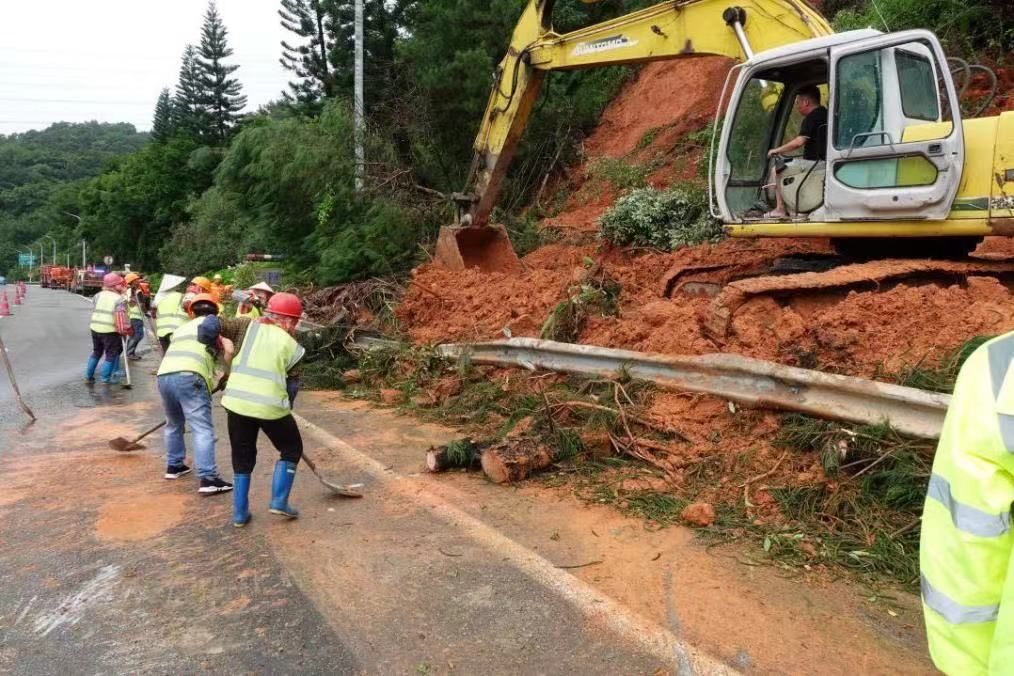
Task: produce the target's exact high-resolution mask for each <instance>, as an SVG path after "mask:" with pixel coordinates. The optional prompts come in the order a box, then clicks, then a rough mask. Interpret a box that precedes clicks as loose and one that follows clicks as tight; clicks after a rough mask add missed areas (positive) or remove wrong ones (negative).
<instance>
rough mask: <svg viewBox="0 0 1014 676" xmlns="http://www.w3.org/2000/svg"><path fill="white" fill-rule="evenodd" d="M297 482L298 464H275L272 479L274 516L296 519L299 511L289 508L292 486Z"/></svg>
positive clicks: (280, 461)
mask: <svg viewBox="0 0 1014 676" xmlns="http://www.w3.org/2000/svg"><path fill="white" fill-rule="evenodd" d="M295 480H296V463H294V462H287V461H285V460H279V461H278V462H277V463H276V464H275V475H274V476H273V477H272V478H271V508H270V509H269V510H268V511H270V512H271V513H272V514H277V515H279V516H284V517H286V518H289V519H295V518H296V517H298V516H299V511H298V510H296V509H295V508H293V507H291V506H289V492H290V491H292V484H293V482H295Z"/></svg>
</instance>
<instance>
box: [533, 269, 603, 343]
mask: <svg viewBox="0 0 1014 676" xmlns="http://www.w3.org/2000/svg"><path fill="white" fill-rule="evenodd" d="M622 289H623V287H621V286H620V284H619V283H618V282H616V281H615V280H613V279H611V278H609V277H608V276H606V275H605V274H604V273H601V272H600V274H597V275H592V276H590V278H589V279H588V280H586V282H585V283H583V284H580V285H576V286H573V287H571V288H570V289H569V290H568V292H569V296H568V298H566V299H565V300H562V301H560V302H559V303H558V304H557V305H556V307H554V308H553V309H552V310H551V311H550V313H549V316H548V317H547V318H546V321H545V322H544V323H543V325H542V330H541V331H540V332H539V337H540V338H542V339H543V340H556V341H560V342H564V343H573V342H576V341H577V339H578V337H579V336H580V335H581V332H582V331H583V330H584V327H585V324H586V323H587V321H588V319H589V317H591V316H592V315H596V314H597V315H599V316H602V317H615V316H617V315H618V314H619V310H620V292H621V291H622Z"/></svg>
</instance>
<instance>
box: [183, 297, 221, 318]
mask: <svg viewBox="0 0 1014 676" xmlns="http://www.w3.org/2000/svg"><path fill="white" fill-rule="evenodd" d="M203 303H208V304H210V305H211V306H212V307H213V308H215V311H214V312H213V313H212V314H216V315H217V314H218V313H219V312H220V311H221V308H220V307H219V306H218V301H216V300H215V299H214V297H213V296H212V295H211V294H207V293H199V294H197V295H196V296H194V297H193V299H192V300H191V301H190V302H189V303H188V304H187V314H188V315H190V316H191V317H193V316H194V313H195V312H196V310H197V306H198V305H201V304H203Z"/></svg>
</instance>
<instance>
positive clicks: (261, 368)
mask: <svg viewBox="0 0 1014 676" xmlns="http://www.w3.org/2000/svg"><path fill="white" fill-rule="evenodd" d="M304 354H305V350H304V349H303V348H302V347H301V346H300V345H299V343H297V342H296V341H295V340H294V339H293V338H292V336H290V335H289V334H288V333H286V332H285V331H284V330H282V329H280V328H279V327H277V326H274V325H273V324H264V323H262V322H253V323H252V324H250V328H248V329H247V332H246V336H245V337H244V338H243V347H242V349H241V350H240V352H239V356H238V357H237V358H236V360H235V361H233V363H232V368H231V369H230V370H229V382H228V384H227V385H226V387H225V394H223V395H222V406H224V407H225V408H226V409H228V410H230V411H232V412H233V413H238V414H240V415H245V416H248V417H250V418H258V419H260V420H278V419H279V418H284V417H285V416H287V415H289V413H291V408H290V406H289V393H288V391H287V390H286V388H285V379H286V376H287V374H288V372H289V370H290V369H291V368H292V367H293V366H295V365H296V363H297V362H299V360H300V359H302V358H303V355H304Z"/></svg>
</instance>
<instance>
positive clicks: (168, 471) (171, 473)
mask: <svg viewBox="0 0 1014 676" xmlns="http://www.w3.org/2000/svg"><path fill="white" fill-rule="evenodd" d="M193 471H194V470H192V469H190V468H189V467H187V466H186V465H169V466H168V467H166V468H165V478H166V479H179V478H180V477H181V476H184V475H186V474H190V473H191V472H193Z"/></svg>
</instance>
